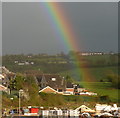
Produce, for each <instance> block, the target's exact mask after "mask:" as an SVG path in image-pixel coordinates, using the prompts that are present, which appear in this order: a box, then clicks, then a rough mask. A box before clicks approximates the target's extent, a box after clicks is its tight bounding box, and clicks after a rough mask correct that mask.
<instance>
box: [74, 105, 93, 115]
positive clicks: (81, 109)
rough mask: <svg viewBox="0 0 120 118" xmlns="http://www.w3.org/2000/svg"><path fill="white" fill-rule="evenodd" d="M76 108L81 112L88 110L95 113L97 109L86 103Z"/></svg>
mask: <svg viewBox="0 0 120 118" xmlns="http://www.w3.org/2000/svg"><path fill="white" fill-rule="evenodd" d="M75 110H77V111H79V112H80V113H83V112H87V113H95V110H92V109H90V108H89V107H87V106H85V105H81V106H80V107H78V108H76V109H75Z"/></svg>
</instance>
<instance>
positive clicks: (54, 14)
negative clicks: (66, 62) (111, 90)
mask: <svg viewBox="0 0 120 118" xmlns="http://www.w3.org/2000/svg"><path fill="white" fill-rule="evenodd" d="M43 5H44V7H45V10H46V11H47V14H48V16H49V19H50V20H51V22H52V23H53V24H52V25H54V27H55V31H57V32H56V33H57V34H59V35H60V40H62V41H63V42H64V44H65V46H66V47H67V48H68V49H69V50H74V51H79V46H78V44H77V40H76V39H77V38H76V35H75V33H74V31H73V28H72V26H71V24H70V23H69V20H68V19H67V18H66V17H65V16H66V15H65V11H64V10H63V9H61V8H60V5H59V2H43ZM74 59H75V60H76V68H77V69H76V72H75V73H77V75H78V76H79V79H80V78H81V74H82V78H83V81H91V79H92V80H93V77H92V76H91V74H90V72H89V71H88V70H87V69H85V68H81V66H83V64H82V63H81V60H80V57H79V56H78V55H76V54H75V55H74Z"/></svg>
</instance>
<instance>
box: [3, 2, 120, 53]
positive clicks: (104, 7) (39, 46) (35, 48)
mask: <svg viewBox="0 0 120 118" xmlns="http://www.w3.org/2000/svg"><path fill="white" fill-rule="evenodd" d="M59 5H60V7H61V9H62V10H64V12H65V14H66V18H67V20H69V22H70V24H71V26H72V29H73V31H74V34H75V35H76V37H77V44H78V45H79V50H80V51H89V52H91V51H97V52H99V51H102V52H109V51H113V52H117V50H118V8H117V6H118V4H117V3H110V2H108V3H88V2H86V3H81V2H78V3H76V2H72V3H70V2H66V3H65V2H63V3H62V2H61V3H59ZM2 7H3V9H2V10H3V14H2V18H3V21H2V25H3V27H2V33H3V35H2V47H3V49H2V51H3V54H20V53H25V54H28V53H34V54H37V53H49V54H56V53H60V52H61V51H64V52H65V53H67V52H68V51H69V50H74V49H72V48H71V49H67V48H66V45H65V44H64V42H63V41H62V40H57V36H58V35H57V34H56V32H55V31H54V30H53V24H54V22H52V21H51V20H49V19H50V17H49V16H48V15H46V13H45V10H46V9H45V7H44V5H43V3H30V2H28V3H3V6H2ZM51 22H52V23H51Z"/></svg>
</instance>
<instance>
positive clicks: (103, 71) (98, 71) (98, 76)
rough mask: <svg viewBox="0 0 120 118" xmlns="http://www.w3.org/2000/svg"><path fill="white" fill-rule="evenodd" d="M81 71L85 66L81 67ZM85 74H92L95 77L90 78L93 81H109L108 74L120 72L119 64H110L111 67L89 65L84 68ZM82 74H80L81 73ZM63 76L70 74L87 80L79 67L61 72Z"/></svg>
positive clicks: (78, 78) (78, 79) (77, 78)
mask: <svg viewBox="0 0 120 118" xmlns="http://www.w3.org/2000/svg"><path fill="white" fill-rule="evenodd" d="M80 70H81V71H82V70H83V68H81V69H80ZM84 71H85V74H88V73H87V72H89V74H90V75H92V77H93V78H90V80H91V81H96V82H100V80H103V81H107V75H109V74H111V73H115V74H117V73H118V67H117V66H110V67H91V68H90V67H89V68H84ZM78 72H79V74H80V76H79V74H78ZM60 74H61V75H63V76H66V75H70V76H71V77H72V78H73V79H74V80H77V81H85V80H86V79H85V78H83V75H82V72H80V71H78V70H77V69H71V70H68V71H63V72H61V73H60Z"/></svg>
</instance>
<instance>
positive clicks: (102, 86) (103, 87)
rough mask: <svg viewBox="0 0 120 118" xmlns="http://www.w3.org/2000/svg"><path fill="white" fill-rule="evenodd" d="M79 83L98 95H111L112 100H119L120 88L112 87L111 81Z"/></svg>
mask: <svg viewBox="0 0 120 118" xmlns="http://www.w3.org/2000/svg"><path fill="white" fill-rule="evenodd" d="M79 84H80V85H83V86H84V87H85V88H87V89H88V90H90V91H92V92H96V93H97V94H98V96H109V98H110V100H111V101H112V102H118V100H119V96H118V92H119V89H115V88H112V87H111V83H110V82H80V83H79Z"/></svg>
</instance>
